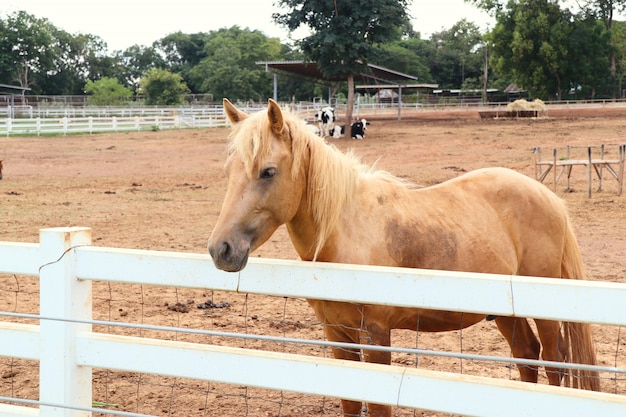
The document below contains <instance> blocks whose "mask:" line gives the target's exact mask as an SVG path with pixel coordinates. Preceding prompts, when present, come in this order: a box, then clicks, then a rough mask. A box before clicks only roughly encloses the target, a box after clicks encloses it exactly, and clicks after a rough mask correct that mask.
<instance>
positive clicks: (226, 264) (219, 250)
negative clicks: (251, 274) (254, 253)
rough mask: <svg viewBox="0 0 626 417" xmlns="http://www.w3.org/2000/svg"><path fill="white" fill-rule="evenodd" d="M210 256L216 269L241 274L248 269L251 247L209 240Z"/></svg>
mask: <svg viewBox="0 0 626 417" xmlns="http://www.w3.org/2000/svg"><path fill="white" fill-rule="evenodd" d="M208 249H209V254H210V255H211V257H212V258H213V263H214V264H215V267H216V268H218V269H221V270H222V271H226V272H239V271H241V270H242V269H244V268H245V267H246V264H247V263H248V255H250V246H246V247H243V246H235V245H233V244H232V243H229V242H228V241H225V240H223V241H218V242H213V241H212V240H209V247H208Z"/></svg>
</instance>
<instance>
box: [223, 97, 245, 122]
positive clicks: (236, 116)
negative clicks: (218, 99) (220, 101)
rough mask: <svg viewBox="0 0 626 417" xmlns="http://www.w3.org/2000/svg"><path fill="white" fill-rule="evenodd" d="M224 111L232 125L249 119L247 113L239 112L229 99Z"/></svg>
mask: <svg viewBox="0 0 626 417" xmlns="http://www.w3.org/2000/svg"><path fill="white" fill-rule="evenodd" d="M224 111H225V112H226V116H227V117H228V120H230V122H231V123H232V124H237V123H239V122H241V121H243V120H244V119H245V118H247V117H248V114H247V113H244V112H242V111H241V110H239V109H238V108H237V107H235V105H234V104H233V103H231V102H230V101H229V100H228V99H227V98H225V99H224Z"/></svg>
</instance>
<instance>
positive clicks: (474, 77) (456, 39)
mask: <svg viewBox="0 0 626 417" xmlns="http://www.w3.org/2000/svg"><path fill="white" fill-rule="evenodd" d="M430 40H431V42H432V44H433V49H432V50H431V53H432V55H430V56H429V62H430V72H431V74H436V77H435V78H436V79H437V82H438V83H439V86H440V87H442V88H480V85H481V82H480V80H481V78H482V76H483V60H484V50H483V39H482V35H481V33H480V30H479V28H478V26H476V24H474V23H471V22H468V21H467V20H465V19H461V20H460V21H458V22H456V23H455V24H454V25H453V26H452V27H451V28H450V29H447V30H443V31H441V32H438V33H434V34H433V35H432V36H431V38H430Z"/></svg>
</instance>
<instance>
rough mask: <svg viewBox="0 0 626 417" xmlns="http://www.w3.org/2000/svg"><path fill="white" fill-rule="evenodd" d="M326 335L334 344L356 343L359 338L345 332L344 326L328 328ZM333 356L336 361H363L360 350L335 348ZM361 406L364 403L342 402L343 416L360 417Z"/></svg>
mask: <svg viewBox="0 0 626 417" xmlns="http://www.w3.org/2000/svg"><path fill="white" fill-rule="evenodd" d="M324 330H325V333H326V338H327V339H328V340H330V341H332V342H349V343H355V342H356V341H357V340H358V338H357V336H356V335H352V336H350V335H348V334H347V332H345V329H344V328H343V327H342V326H336V325H331V326H326V327H325V328H324ZM332 351H333V356H334V357H335V359H345V360H350V361H360V360H361V352H360V350H359V349H347V348H338V347H333V348H332ZM361 406H362V403H361V402H360V401H350V400H341V410H342V411H343V415H344V416H345V417H348V416H350V417H358V416H360V415H361Z"/></svg>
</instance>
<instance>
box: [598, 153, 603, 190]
mask: <svg viewBox="0 0 626 417" xmlns="http://www.w3.org/2000/svg"><path fill="white" fill-rule="evenodd" d="M600 160H601V161H604V143H603V144H602V146H600ZM598 191H602V164H600V166H599V167H598Z"/></svg>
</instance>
